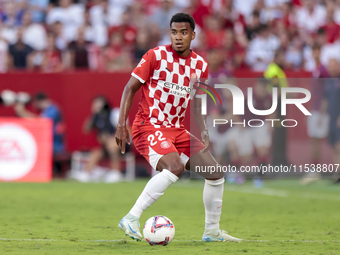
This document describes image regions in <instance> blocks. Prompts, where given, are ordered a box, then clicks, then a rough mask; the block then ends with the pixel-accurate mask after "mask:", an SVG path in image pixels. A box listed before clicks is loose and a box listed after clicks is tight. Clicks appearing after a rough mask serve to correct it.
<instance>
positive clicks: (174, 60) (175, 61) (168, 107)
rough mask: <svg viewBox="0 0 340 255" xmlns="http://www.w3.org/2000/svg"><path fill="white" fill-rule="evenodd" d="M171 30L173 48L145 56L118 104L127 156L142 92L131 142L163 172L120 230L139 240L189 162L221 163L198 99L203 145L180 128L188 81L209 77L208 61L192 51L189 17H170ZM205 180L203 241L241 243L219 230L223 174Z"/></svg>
mask: <svg viewBox="0 0 340 255" xmlns="http://www.w3.org/2000/svg"><path fill="white" fill-rule="evenodd" d="M170 28H171V32H170V37H171V45H165V46H159V47H157V48H154V49H151V50H149V51H148V52H147V53H146V54H145V55H144V56H143V58H142V59H141V61H140V62H139V64H138V65H137V67H136V68H135V69H134V70H133V72H132V77H131V78H130V80H129V81H128V83H127V84H126V86H125V89H124V92H123V96H122V100H121V104H120V116H119V122H118V125H117V133H116V141H117V144H118V145H119V146H120V147H121V151H122V153H124V152H125V141H127V142H129V133H128V130H127V128H126V120H127V117H128V115H129V112H130V108H131V105H132V102H133V100H134V95H135V93H136V92H137V90H139V89H140V88H142V91H143V94H142V99H141V101H140V103H139V111H138V113H137V115H136V118H135V120H134V123H133V126H132V139H133V142H134V144H135V146H136V148H137V150H138V151H139V152H140V153H141V154H142V155H143V156H144V157H145V158H146V159H147V160H148V161H149V163H150V165H151V166H152V167H153V168H155V169H156V170H158V171H160V173H159V174H157V175H155V176H154V177H152V178H151V179H150V180H149V182H148V183H147V185H146V186H145V188H144V190H143V191H142V194H141V195H140V196H139V198H138V199H137V201H136V203H135V205H134V206H133V207H132V209H131V210H130V212H129V213H128V214H127V215H126V216H125V217H124V218H123V219H121V221H120V222H119V225H118V226H119V227H120V228H121V229H122V230H123V231H125V234H126V235H129V236H130V237H131V238H133V239H135V240H137V241H141V240H142V235H141V233H140V231H139V226H140V225H139V222H138V220H139V218H140V216H141V214H142V213H143V211H144V210H146V209H147V208H149V207H150V206H151V205H152V204H153V203H154V202H155V201H157V199H159V198H160V197H161V196H162V195H163V194H164V191H165V190H166V189H167V188H168V187H169V186H170V185H171V184H173V183H174V182H176V181H177V180H178V178H179V177H180V175H181V174H182V173H183V171H184V170H185V169H188V170H189V169H190V162H191V163H192V164H193V165H199V166H216V164H217V162H216V161H215V159H214V158H213V157H212V156H211V154H210V152H209V151H208V150H209V143H210V141H209V136H208V131H207V128H206V123H205V119H203V117H202V115H201V106H200V104H201V101H200V99H199V98H195V99H194V114H195V119H196V123H197V125H198V127H199V129H200V131H201V136H202V140H203V142H204V144H203V143H202V142H201V141H200V140H199V139H197V138H196V137H194V136H193V135H191V134H190V133H189V132H188V131H187V130H186V129H185V128H184V126H183V124H182V121H183V119H184V115H185V111H186V108H187V106H188V104H189V101H190V98H191V95H192V93H190V91H191V90H192V89H193V86H192V83H190V79H191V78H196V79H201V80H202V79H204V78H208V65H207V63H206V61H205V60H204V59H203V58H202V57H201V56H199V55H197V54H196V53H195V52H193V51H192V50H190V44H191V41H192V40H194V39H195V32H194V30H195V21H194V19H193V18H192V17H191V16H190V15H189V14H185V13H177V14H175V15H174V16H173V17H172V18H171V21H170ZM190 86H191V87H190ZM205 178H206V180H205V185H204V191H203V202H204V206H205V214H206V216H205V231H204V234H203V237H202V239H203V241H208V242H211V241H215V242H221V241H235V242H239V241H241V239H238V238H235V237H232V236H230V235H228V234H227V232H225V231H223V230H220V229H219V221H220V217H221V209H222V197H223V189H224V173H223V172H219V173H214V174H212V175H208V176H206V177H205Z"/></svg>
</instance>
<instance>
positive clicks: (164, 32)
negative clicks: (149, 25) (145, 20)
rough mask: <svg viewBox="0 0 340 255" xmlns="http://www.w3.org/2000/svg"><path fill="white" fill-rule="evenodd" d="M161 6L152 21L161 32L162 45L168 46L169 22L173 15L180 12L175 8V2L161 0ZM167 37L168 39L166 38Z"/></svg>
mask: <svg viewBox="0 0 340 255" xmlns="http://www.w3.org/2000/svg"><path fill="white" fill-rule="evenodd" d="M160 2H161V4H160V6H159V7H158V8H157V9H156V11H155V13H154V14H153V16H152V17H151V21H152V22H153V23H154V24H157V26H158V29H159V31H160V32H161V41H163V42H160V44H168V43H169V40H168V37H169V36H168V35H169V22H168V21H169V20H170V19H171V17H172V15H174V14H175V13H177V12H178V10H177V8H176V7H175V6H174V3H173V0H160ZM165 37H166V38H165Z"/></svg>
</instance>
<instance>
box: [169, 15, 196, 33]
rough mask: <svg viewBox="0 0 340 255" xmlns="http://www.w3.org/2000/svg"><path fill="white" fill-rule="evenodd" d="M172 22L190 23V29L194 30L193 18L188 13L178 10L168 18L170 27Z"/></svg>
mask: <svg viewBox="0 0 340 255" xmlns="http://www.w3.org/2000/svg"><path fill="white" fill-rule="evenodd" d="M173 22H188V23H189V24H190V27H191V29H192V30H193V31H194V30H195V20H194V18H193V17H191V15H190V14H188V13H183V12H179V13H176V14H175V15H173V16H172V18H171V20H170V27H171V24H172V23H173Z"/></svg>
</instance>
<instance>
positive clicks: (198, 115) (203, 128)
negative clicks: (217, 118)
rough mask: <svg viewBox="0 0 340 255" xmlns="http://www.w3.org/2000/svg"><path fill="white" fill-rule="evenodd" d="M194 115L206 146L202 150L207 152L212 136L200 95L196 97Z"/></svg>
mask: <svg viewBox="0 0 340 255" xmlns="http://www.w3.org/2000/svg"><path fill="white" fill-rule="evenodd" d="M194 117H195V120H196V124H197V126H198V128H199V130H200V132H201V137H202V141H203V143H204V145H205V148H204V149H203V150H202V152H203V153H204V152H207V151H208V150H209V147H210V138H209V133H208V128H207V123H206V116H205V115H202V99H201V98H198V97H194Z"/></svg>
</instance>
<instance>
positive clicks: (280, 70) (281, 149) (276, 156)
mask: <svg viewBox="0 0 340 255" xmlns="http://www.w3.org/2000/svg"><path fill="white" fill-rule="evenodd" d="M286 66H287V63H286V59H285V52H284V50H282V49H278V50H277V51H276V53H275V57H274V61H273V62H272V63H270V64H269V66H268V68H267V70H266V71H265V72H264V77H265V78H266V79H268V80H269V84H268V90H269V91H272V89H273V87H276V88H277V93H278V102H277V108H276V111H275V112H274V113H273V119H279V120H282V119H284V116H283V115H281V96H280V95H281V88H283V87H288V82H287V79H286V74H285V72H284V69H285V67H286ZM272 145H273V146H272V165H274V166H279V165H283V166H286V165H288V160H287V131H286V127H284V126H282V125H281V123H280V122H275V124H274V129H273V140H272Z"/></svg>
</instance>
